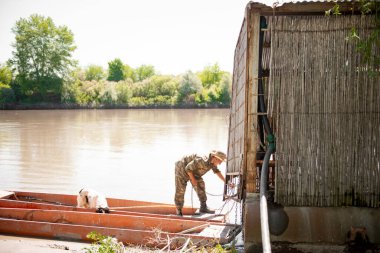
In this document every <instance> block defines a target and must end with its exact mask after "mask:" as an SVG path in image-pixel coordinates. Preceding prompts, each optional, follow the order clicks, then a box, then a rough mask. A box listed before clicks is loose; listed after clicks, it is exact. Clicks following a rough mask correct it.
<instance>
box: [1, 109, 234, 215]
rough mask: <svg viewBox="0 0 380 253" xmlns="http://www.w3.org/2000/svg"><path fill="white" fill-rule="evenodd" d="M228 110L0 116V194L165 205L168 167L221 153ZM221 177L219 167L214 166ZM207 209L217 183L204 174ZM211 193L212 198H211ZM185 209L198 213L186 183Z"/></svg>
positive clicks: (170, 188)
mask: <svg viewBox="0 0 380 253" xmlns="http://www.w3.org/2000/svg"><path fill="white" fill-rule="evenodd" d="M228 115H229V110H228V109H149V110H148V109H146V110H145V109H137V110H128V109H118V110H9V111H0V185H1V187H0V190H22V191H41V192H51V193H67V194H77V192H78V191H79V190H80V189H81V188H83V187H91V188H93V189H96V190H97V191H99V192H102V193H104V194H105V195H106V196H108V197H116V198H126V199H135V200H144V201H153V202H162V203H173V198H174V197H173V196H174V163H175V162H176V161H177V160H178V159H180V158H181V157H182V156H183V155H186V154H191V153H197V154H200V155H206V154H208V153H209V152H210V151H211V150H213V149H218V150H221V151H224V152H227V139H228ZM220 170H221V171H222V173H223V174H225V164H224V163H223V164H222V165H221V166H220ZM204 179H205V182H206V191H207V192H208V193H209V197H208V198H209V200H208V204H209V206H211V207H213V208H219V207H220V206H221V205H222V203H223V202H222V196H221V194H222V193H223V183H222V181H221V180H220V179H219V178H218V177H217V176H216V175H214V174H213V173H212V172H209V173H207V174H206V175H205V176H204ZM214 195H218V196H214ZM185 205H188V206H192V205H193V206H194V207H198V205H199V201H198V199H197V197H196V194H195V192H193V194H192V190H191V188H190V184H189V185H188V188H187V191H186V196H185Z"/></svg>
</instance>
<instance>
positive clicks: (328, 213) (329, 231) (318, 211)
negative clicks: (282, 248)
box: [244, 194, 380, 248]
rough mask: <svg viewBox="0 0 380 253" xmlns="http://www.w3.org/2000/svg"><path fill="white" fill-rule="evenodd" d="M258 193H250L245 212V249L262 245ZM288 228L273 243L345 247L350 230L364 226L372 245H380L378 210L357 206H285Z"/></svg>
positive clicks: (379, 217) (272, 237)
mask: <svg viewBox="0 0 380 253" xmlns="http://www.w3.org/2000/svg"><path fill="white" fill-rule="evenodd" d="M259 198H260V196H259V194H249V195H248V196H247V198H246V202H245V211H244V218H245V220H244V243H245V248H248V247H249V246H250V245H252V244H261V226H260V205H259ZM284 211H285V213H286V214H287V216H288V217H289V223H288V227H287V229H286V230H285V232H284V233H283V234H281V235H279V236H274V235H271V241H272V242H281V241H282V242H291V243H331V244H344V243H345V240H346V236H347V232H348V231H349V230H350V228H351V226H353V227H365V228H366V229H367V234H368V236H369V239H370V242H371V243H376V244H379V243H380V210H379V209H378V208H360V207H285V208H284Z"/></svg>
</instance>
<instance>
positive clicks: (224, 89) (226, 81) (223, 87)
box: [218, 73, 232, 105]
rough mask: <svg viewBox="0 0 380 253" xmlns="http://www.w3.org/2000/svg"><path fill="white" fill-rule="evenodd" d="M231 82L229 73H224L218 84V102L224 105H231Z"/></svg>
mask: <svg viewBox="0 0 380 253" xmlns="http://www.w3.org/2000/svg"><path fill="white" fill-rule="evenodd" d="M231 86H232V80H231V75H230V74H229V73H225V74H224V75H223V77H222V80H220V83H219V99H218V100H219V102H220V103H222V104H224V105H229V104H230V103H231Z"/></svg>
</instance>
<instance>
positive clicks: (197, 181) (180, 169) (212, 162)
mask: <svg viewBox="0 0 380 253" xmlns="http://www.w3.org/2000/svg"><path fill="white" fill-rule="evenodd" d="M224 161H226V154H224V153H223V152H220V151H212V152H211V153H210V154H209V155H208V156H206V157H200V156H198V155H196V154H193V155H189V156H184V157H183V158H182V159H181V160H180V161H178V162H176V163H175V197H174V202H175V205H176V207H177V215H180V216H182V208H183V204H184V196H185V191H186V185H187V182H188V181H189V180H190V182H191V184H192V185H193V187H194V190H195V191H196V193H197V195H198V198H199V201H200V203H201V207H200V209H199V211H200V212H201V213H215V211H212V210H210V209H208V207H207V204H206V201H207V196H206V187H205V182H204V181H203V178H202V176H203V175H204V174H206V173H207V172H208V171H209V170H212V171H213V172H214V173H215V174H216V175H217V176H218V177H219V178H220V179H221V180H222V181H223V182H224V181H225V179H224V176H223V175H222V173H221V172H220V170H219V169H218V167H217V166H218V165H220V164H221V163H222V162H224Z"/></svg>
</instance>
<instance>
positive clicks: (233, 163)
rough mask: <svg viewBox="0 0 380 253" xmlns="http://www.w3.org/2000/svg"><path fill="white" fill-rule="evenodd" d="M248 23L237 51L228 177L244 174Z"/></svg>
mask: <svg viewBox="0 0 380 253" xmlns="http://www.w3.org/2000/svg"><path fill="white" fill-rule="evenodd" d="M246 63H247V22H246V20H244V22H243V25H242V28H241V31H240V35H239V39H238V43H237V46H236V49H235V59H234V73H233V80H232V101H233V103H232V104H231V109H230V126H229V136H228V137H229V138H228V159H227V175H240V174H242V173H243V157H244V152H245V150H244V134H245V130H246V129H245V128H246V124H245V120H246V118H245V117H246V89H247V87H246V86H247V83H246V77H247V72H246V71H247V69H246V68H247V67H246Z"/></svg>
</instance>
